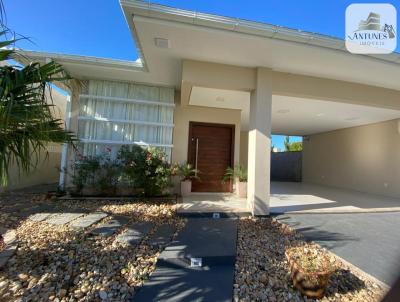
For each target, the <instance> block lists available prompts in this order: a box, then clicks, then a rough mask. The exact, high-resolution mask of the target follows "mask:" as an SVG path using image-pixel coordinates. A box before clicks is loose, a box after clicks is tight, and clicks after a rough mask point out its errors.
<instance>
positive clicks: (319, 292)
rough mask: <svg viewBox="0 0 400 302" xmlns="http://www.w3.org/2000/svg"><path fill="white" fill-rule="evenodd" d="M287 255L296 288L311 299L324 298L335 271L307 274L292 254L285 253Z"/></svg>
mask: <svg viewBox="0 0 400 302" xmlns="http://www.w3.org/2000/svg"><path fill="white" fill-rule="evenodd" d="M285 255H286V258H287V260H288V263H289V266H290V276H291V278H292V281H293V285H294V287H296V288H297V289H298V290H299V291H300V292H301V293H302V294H303V295H306V296H307V297H309V298H316V299H320V298H322V297H323V296H324V293H325V290H326V287H327V286H328V281H329V278H330V277H331V275H332V274H333V271H319V272H312V273H311V272H306V271H305V270H303V269H302V267H301V266H300V265H299V264H298V263H297V262H296V260H295V259H294V258H293V257H291V255H290V253H288V252H285Z"/></svg>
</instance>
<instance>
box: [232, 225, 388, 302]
mask: <svg viewBox="0 0 400 302" xmlns="http://www.w3.org/2000/svg"><path fill="white" fill-rule="evenodd" d="M305 244H306V241H305V240H304V239H303V237H302V235H301V234H299V233H297V232H296V231H294V230H293V229H291V228H289V227H288V226H286V225H283V224H281V223H279V222H277V221H276V220H275V219H273V218H250V217H249V218H242V219H240V221H239V231H238V246H237V258H236V265H235V283H234V301H271V302H274V301H317V300H313V299H308V298H306V297H304V296H302V295H301V294H300V293H299V292H298V291H297V290H296V289H294V288H293V286H292V281H291V278H290V274H289V265H288V262H287V261H286V257H285V250H286V249H287V248H289V247H294V246H302V245H305ZM331 255H332V256H333V257H335V256H334V255H333V254H331ZM336 261H337V263H338V267H339V268H338V269H337V271H336V272H335V273H334V274H333V276H332V277H331V279H330V282H329V285H328V289H327V291H326V293H325V296H324V297H323V298H322V299H320V300H319V301H360V302H361V301H362V302H369V301H380V300H381V299H382V297H383V295H384V293H385V290H384V289H383V288H381V287H380V285H379V284H376V283H373V282H372V281H371V280H369V279H367V278H365V276H364V275H362V274H360V273H358V272H357V271H355V270H352V268H350V267H349V266H347V265H345V264H344V263H343V262H341V261H340V259H338V258H337V259H336Z"/></svg>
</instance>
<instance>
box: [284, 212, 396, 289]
mask: <svg viewBox="0 0 400 302" xmlns="http://www.w3.org/2000/svg"><path fill="white" fill-rule="evenodd" d="M277 219H278V220H280V221H281V222H283V223H286V224H288V225H289V226H291V227H294V228H295V229H297V230H298V231H299V232H301V233H302V234H303V235H304V236H305V237H306V239H308V240H312V241H314V242H317V243H319V244H320V245H321V246H323V247H326V248H327V249H329V250H331V251H332V252H334V253H335V254H337V255H339V256H340V257H342V258H343V259H345V260H347V261H348V262H350V263H352V264H353V265H355V266H357V267H359V268H360V269H362V270H363V271H365V272H367V273H369V274H370V275H372V276H374V277H375V278H377V279H378V280H380V281H382V282H384V283H386V284H388V285H391V284H392V283H394V282H395V281H396V279H397V278H398V277H399V276H400V213H399V212H393V213H363V214H293V213H292V214H282V215H278V216H277Z"/></svg>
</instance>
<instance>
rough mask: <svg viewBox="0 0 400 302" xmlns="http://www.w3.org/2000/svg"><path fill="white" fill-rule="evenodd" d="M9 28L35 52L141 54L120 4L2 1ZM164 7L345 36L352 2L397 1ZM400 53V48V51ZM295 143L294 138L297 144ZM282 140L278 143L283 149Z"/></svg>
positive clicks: (205, 0) (204, 2) (273, 0)
mask: <svg viewBox="0 0 400 302" xmlns="http://www.w3.org/2000/svg"><path fill="white" fill-rule="evenodd" d="M3 2H4V6H5V9H6V13H7V25H8V26H9V27H10V28H11V29H12V30H14V31H15V32H16V33H18V34H21V35H24V36H27V37H29V38H30V39H31V41H32V42H29V41H22V42H20V43H19V44H18V46H19V47H21V48H25V49H31V50H40V51H50V52H60V53H68V54H80V55H89V56H98V57H105V58H115V59H127V60H135V59H136V58H137V53H136V50H135V45H134V42H133V40H132V37H131V34H130V32H129V30H128V26H127V24H126V21H125V18H124V16H123V14H122V11H121V8H120V5H119V2H118V0H68V1H65V0H36V1H29V0H3ZM154 2H156V3H159V4H164V5H169V6H173V7H178V8H182V9H189V10H196V11H201V12H205V13H213V14H218V15H223V16H229V17H238V18H243V19H249V20H254V21H260V22H266V23H272V24H275V25H281V26H285V27H290V28H295V29H301V30H304V31H311V32H317V33H321V34H326V35H330V36H334V37H338V38H343V37H344V31H345V23H344V20H345V10H346V7H347V6H348V5H349V4H351V3H391V4H393V5H394V6H395V7H396V9H397V10H399V9H400V2H398V1H379V0H372V1H367V0H363V1H344V0H330V1H316V0H302V1H298V0H286V1H278V0H269V1H266V0H260V1H243V0H236V1H232V0H229V1H228V0H219V1H215V0H213V1H211V0H201V1H184V0H179V1H178V0H176V1H173V0H157V1H154ZM397 51H399V47H398V48H397ZM294 140H295V139H293V141H294ZM282 142H283V138H281V137H280V138H276V137H274V140H273V144H274V145H275V146H276V147H280V148H281V147H282Z"/></svg>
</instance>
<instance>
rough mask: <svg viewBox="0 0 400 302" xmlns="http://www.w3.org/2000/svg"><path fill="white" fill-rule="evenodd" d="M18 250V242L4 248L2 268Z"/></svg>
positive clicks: (1, 253) (1, 259)
mask: <svg viewBox="0 0 400 302" xmlns="http://www.w3.org/2000/svg"><path fill="white" fill-rule="evenodd" d="M16 250H17V245H16V244H11V245H8V246H7V247H6V248H5V249H4V250H2V251H1V252H0V269H1V268H2V267H3V266H4V265H6V263H7V261H8V259H10V258H11V256H12V255H14V253H15V251H16Z"/></svg>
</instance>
